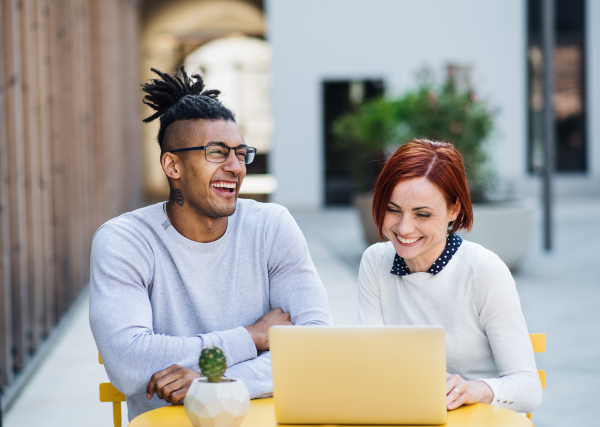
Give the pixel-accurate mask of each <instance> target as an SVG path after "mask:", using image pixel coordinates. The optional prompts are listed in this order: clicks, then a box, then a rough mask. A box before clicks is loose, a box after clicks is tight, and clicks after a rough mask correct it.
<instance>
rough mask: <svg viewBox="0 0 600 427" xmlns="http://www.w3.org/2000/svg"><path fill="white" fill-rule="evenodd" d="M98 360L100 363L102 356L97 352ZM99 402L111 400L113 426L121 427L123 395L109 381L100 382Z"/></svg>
mask: <svg viewBox="0 0 600 427" xmlns="http://www.w3.org/2000/svg"><path fill="white" fill-rule="evenodd" d="M98 362H100V364H101V365H104V363H102V357H101V356H100V353H98ZM100 402H112V404H113V423H114V425H115V427H121V418H122V415H121V402H125V395H124V394H123V393H121V392H120V391H119V390H117V389H116V388H115V387H114V386H113V385H112V384H111V383H100Z"/></svg>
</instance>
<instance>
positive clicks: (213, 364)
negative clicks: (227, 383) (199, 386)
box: [199, 347, 227, 383]
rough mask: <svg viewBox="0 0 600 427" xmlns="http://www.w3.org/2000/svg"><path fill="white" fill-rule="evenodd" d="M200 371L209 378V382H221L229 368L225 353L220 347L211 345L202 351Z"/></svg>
mask: <svg viewBox="0 0 600 427" xmlns="http://www.w3.org/2000/svg"><path fill="white" fill-rule="evenodd" d="M199 365H200V371H202V375H204V376H205V377H206V378H208V382H209V383H220V382H221V377H222V376H223V374H224V373H225V370H226V369H227V361H226V360H225V354H224V353H223V350H221V349H220V348H219V347H209V348H205V349H203V350H202V353H200V362H199Z"/></svg>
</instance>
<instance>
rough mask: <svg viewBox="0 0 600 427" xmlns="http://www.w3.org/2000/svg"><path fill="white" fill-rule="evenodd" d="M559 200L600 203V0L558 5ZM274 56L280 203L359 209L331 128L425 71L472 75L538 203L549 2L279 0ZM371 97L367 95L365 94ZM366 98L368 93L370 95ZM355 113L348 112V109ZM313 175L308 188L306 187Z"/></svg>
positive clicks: (515, 176)
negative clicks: (544, 10) (357, 106)
mask: <svg viewBox="0 0 600 427" xmlns="http://www.w3.org/2000/svg"><path fill="white" fill-rule="evenodd" d="M556 5H557V10H556V15H557V22H556V25H555V30H556V49H555V59H554V61H555V75H556V77H555V80H556V84H555V94H554V102H555V110H556V119H557V129H556V136H557V138H556V141H557V147H556V149H557V164H556V169H557V177H556V192H557V195H558V196H560V195H567V194H570V195H573V194H579V195H585V194H589V195H591V194H594V195H599V194H600V143H599V141H600V126H599V125H598V124H597V123H596V122H595V121H594V120H591V118H592V117H595V115H596V114H599V113H600V111H599V109H600V90H599V85H600V32H599V31H598V23H599V22H600V3H598V2H596V1H593V0H588V1H585V0H557V1H556ZM266 13H267V22H268V26H267V28H268V31H267V34H268V37H267V39H268V41H269V42H270V43H271V45H272V49H273V79H274V80H273V111H274V117H275V119H274V121H275V125H276V128H275V137H274V144H273V150H272V154H271V157H270V163H269V164H270V166H271V169H270V170H271V172H272V173H273V174H274V175H275V177H276V178H277V181H278V184H279V187H278V190H277V192H275V194H274V195H273V200H274V201H276V202H278V203H282V204H284V205H286V206H296V207H313V208H317V207H322V206H326V205H332V204H337V203H344V201H345V203H348V202H347V201H348V200H349V197H342V198H341V200H340V191H348V190H347V189H348V187H351V185H350V184H348V182H349V179H350V178H349V172H348V170H347V169H344V167H343V165H340V164H339V162H337V161H336V158H335V156H336V155H337V153H335V151H332V150H331V149H330V145H331V143H332V140H331V138H330V133H329V126H330V124H331V122H332V120H333V119H335V117H336V116H337V115H339V114H340V113H341V112H343V111H344V104H345V105H346V106H348V105H349V101H348V100H349V98H351V97H352V94H351V92H352V91H353V90H354V91H355V92H356V86H357V85H358V86H359V96H366V97H368V96H374V95H378V94H380V93H381V92H382V89H380V88H381V87H383V88H385V89H386V92H388V93H391V94H397V93H402V92H403V91H404V90H406V89H408V88H410V87H413V86H414V85H415V72H417V71H418V70H419V69H420V68H421V67H422V66H423V65H427V66H429V67H431V68H432V69H433V70H435V71H441V70H442V68H443V67H444V66H445V65H446V64H450V63H458V64H464V65H467V66H470V67H471V69H472V70H473V80H474V82H473V83H474V85H475V87H476V88H477V91H478V96H479V97H481V98H483V99H486V100H488V101H489V103H490V104H491V105H493V106H495V107H497V108H498V114H497V117H496V121H495V128H496V130H495V135H494V137H493V139H494V141H493V148H492V153H491V155H492V158H493V162H494V164H495V167H496V170H497V172H498V174H499V178H500V185H501V186H502V188H503V189H504V191H509V192H513V193H516V194H525V195H537V194H538V186H539V178H538V177H537V176H536V174H537V172H538V171H539V169H540V167H541V166H542V152H541V151H542V143H541V138H542V122H541V108H542V105H543V100H542V99H541V87H542V84H541V50H540V49H541V48H540V36H541V28H540V16H541V8H540V2H539V0H509V1H486V2H481V1H477V0H454V1H447V2H444V1H435V0H426V1H419V2H411V1H396V0H381V1H375V2H346V1H343V0H331V1H319V0H296V1H294V0H290V1H285V2H279V1H277V0H268V1H267V4H266ZM361 86H362V87H364V89H360V87H361ZM360 94H364V95H360ZM347 108H348V107H346V109H347ZM299 176H302V179H301V180H300V179H298V177H299Z"/></svg>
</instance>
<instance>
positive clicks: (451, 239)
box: [390, 233, 463, 276]
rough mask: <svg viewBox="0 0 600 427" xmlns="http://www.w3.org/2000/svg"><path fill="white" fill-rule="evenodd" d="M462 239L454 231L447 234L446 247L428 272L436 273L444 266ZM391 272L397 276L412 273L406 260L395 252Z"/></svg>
mask: <svg viewBox="0 0 600 427" xmlns="http://www.w3.org/2000/svg"><path fill="white" fill-rule="evenodd" d="M462 241H463V239H462V238H461V237H460V236H459V235H458V234H456V233H452V234H450V235H449V236H448V239H447V240H446V247H445V248H444V252H442V254H441V255H440V257H439V258H438V259H436V260H435V262H434V263H433V264H431V267H429V270H427V272H428V273H429V274H433V275H436V274H438V273H439V272H440V271H442V270H443V269H444V267H445V266H447V265H448V262H450V260H451V259H452V257H453V256H454V254H455V253H456V250H457V249H458V248H459V247H460V245H461V243H462ZM390 273H392V274H397V275H398V276H406V275H407V274H412V273H411V271H410V269H409V268H408V266H407V265H406V262H404V258H402V257H401V256H400V255H398V254H396V256H395V257H394V265H393V266H392V271H390Z"/></svg>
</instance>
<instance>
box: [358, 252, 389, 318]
mask: <svg viewBox="0 0 600 427" xmlns="http://www.w3.org/2000/svg"><path fill="white" fill-rule="evenodd" d="M380 246H381V243H379V244H377V245H373V246H371V247H369V248H367V250H366V251H365V253H364V254H363V256H362V259H361V261H360V270H359V272H358V316H357V324H359V325H384V324H385V323H384V321H383V313H382V311H381V298H380V294H379V280H378V271H379V268H380V266H379V265H378V264H379V262H380V261H379V258H380V257H379V256H378V252H379V251H378V249H379V247H380Z"/></svg>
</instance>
